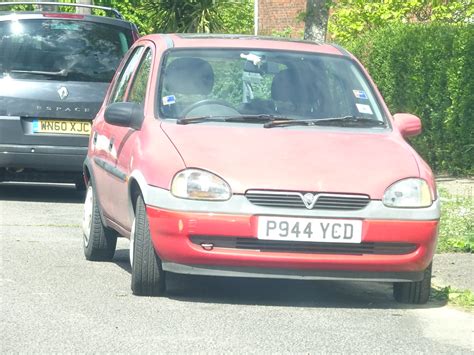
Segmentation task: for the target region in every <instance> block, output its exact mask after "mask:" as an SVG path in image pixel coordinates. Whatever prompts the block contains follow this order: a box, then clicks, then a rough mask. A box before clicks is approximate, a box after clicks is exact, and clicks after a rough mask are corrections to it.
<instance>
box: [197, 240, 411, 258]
mask: <svg viewBox="0 0 474 355" xmlns="http://www.w3.org/2000/svg"><path fill="white" fill-rule="evenodd" d="M191 241H192V242H193V243H194V244H197V245H201V246H203V247H205V249H206V248H208V249H209V248H231V249H247V250H258V251H261V252H283V253H311V254H353V255H362V254H378V255H401V254H409V253H411V252H413V251H415V250H416V248H417V245H416V244H412V243H373V242H362V243H358V244H352V243H314V242H286V241H269V240H259V239H256V238H239V237H219V236H202V235H194V236H191Z"/></svg>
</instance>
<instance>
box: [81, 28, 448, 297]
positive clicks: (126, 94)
mask: <svg viewBox="0 0 474 355" xmlns="http://www.w3.org/2000/svg"><path fill="white" fill-rule="evenodd" d="M420 131H421V123H420V120H419V119H418V118H417V117H415V116H413V115H410V114H396V115H393V116H392V115H391V114H390V112H389V111H388V109H387V107H386V105H385V104H384V101H383V99H382V97H381V95H380V94H379V92H378V91H377V89H376V87H375V85H374V84H373V82H372V81H371V79H370V78H369V76H368V74H367V72H366V71H365V70H364V68H363V67H362V66H361V64H360V63H359V62H358V61H357V59H355V58H354V57H353V56H352V55H351V54H350V53H348V52H347V51H345V50H344V49H342V48H340V47H338V46H334V45H329V44H315V43H309V42H297V41H286V40H276V39H271V38H261V37H246V36H198V35H150V36H146V37H143V38H141V39H139V40H138V41H137V42H136V43H135V44H134V45H133V47H132V48H131V49H130V51H129V52H128V54H127V55H126V57H125V58H124V60H123V61H122V63H121V65H120V67H119V70H118V72H117V74H116V75H115V78H114V80H113V82H112V85H111V87H110V88H109V91H108V94H107V96H106V98H105V101H104V104H103V106H102V108H101V109H100V111H99V113H98V115H97V118H96V119H95V120H94V123H93V127H92V134H91V138H90V143H89V151H88V156H87V159H86V161H85V165H84V175H85V178H86V180H87V184H88V188H87V195H86V200H85V206H84V220H83V228H84V251H85V256H86V258H87V259H88V260H108V259H111V258H112V257H113V255H114V251H115V246H116V241H117V237H119V236H121V237H125V238H128V239H130V262H131V265H132V290H133V293H134V294H137V295H160V294H163V292H165V289H166V275H167V274H168V273H182V274H196V275H216V276H236V277H265V278H284V279H286V278H288V279H305V280H313V279H337V280H341V279H347V280H373V281H386V282H393V285H394V296H395V299H396V300H397V301H400V302H407V303H425V302H427V301H428V298H429V294H430V283H431V265H432V259H433V253H434V251H435V246H436V238H437V227H438V222H439V216H440V205H439V198H438V197H437V194H436V187H435V183H434V179H433V174H432V172H431V170H430V168H429V167H428V165H427V164H426V163H425V162H424V161H423V160H422V159H421V158H420V157H419V155H418V154H417V153H416V152H415V151H414V150H413V148H412V147H411V146H410V145H409V144H408V143H407V142H406V141H405V138H406V137H410V136H414V135H417V134H419V133H420Z"/></svg>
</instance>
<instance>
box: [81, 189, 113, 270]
mask: <svg viewBox="0 0 474 355" xmlns="http://www.w3.org/2000/svg"><path fill="white" fill-rule="evenodd" d="M82 231H83V235H84V244H83V245H84V255H85V257H86V259H87V260H92V261H107V260H112V258H113V257H114V254H115V247H116V245H117V233H116V232H115V231H113V230H111V229H109V228H107V227H105V226H104V224H103V223H102V218H101V217H100V210H99V203H98V201H97V194H96V192H95V190H94V186H93V185H92V183H90V182H89V184H88V185H87V192H86V199H85V201H84V216H83V219H82Z"/></svg>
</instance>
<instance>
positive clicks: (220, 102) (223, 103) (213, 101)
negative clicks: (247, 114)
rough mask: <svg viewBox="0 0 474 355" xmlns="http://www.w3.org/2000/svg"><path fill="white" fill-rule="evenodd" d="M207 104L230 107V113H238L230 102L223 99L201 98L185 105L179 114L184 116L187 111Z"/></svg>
mask: <svg viewBox="0 0 474 355" xmlns="http://www.w3.org/2000/svg"><path fill="white" fill-rule="evenodd" d="M207 105H218V106H224V107H227V108H229V109H231V110H232V111H233V112H231V113H230V114H233V115H240V113H239V111H237V110H236V109H235V108H234V107H233V106H232V105H231V104H229V103H228V102H226V101H224V100H220V99H204V100H201V101H198V102H195V103H193V104H191V105H189V106H188V107H186V108H185V109H184V110H183V112H181V116H182V117H186V116H187V114H188V113H190V112H191V111H193V110H195V109H197V108H199V107H201V106H207Z"/></svg>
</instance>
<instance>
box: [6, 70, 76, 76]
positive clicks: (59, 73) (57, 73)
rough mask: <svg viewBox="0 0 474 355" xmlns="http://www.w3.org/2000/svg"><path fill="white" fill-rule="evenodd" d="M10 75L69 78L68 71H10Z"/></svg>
mask: <svg viewBox="0 0 474 355" xmlns="http://www.w3.org/2000/svg"><path fill="white" fill-rule="evenodd" d="M10 73H15V74H34V75H48V76H67V74H68V72H67V70H66V69H61V70H60V71H41V70H10Z"/></svg>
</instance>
